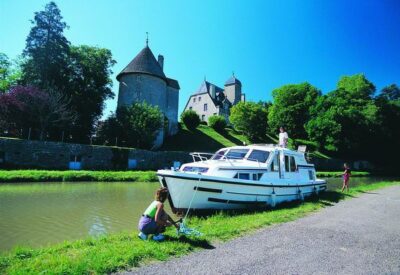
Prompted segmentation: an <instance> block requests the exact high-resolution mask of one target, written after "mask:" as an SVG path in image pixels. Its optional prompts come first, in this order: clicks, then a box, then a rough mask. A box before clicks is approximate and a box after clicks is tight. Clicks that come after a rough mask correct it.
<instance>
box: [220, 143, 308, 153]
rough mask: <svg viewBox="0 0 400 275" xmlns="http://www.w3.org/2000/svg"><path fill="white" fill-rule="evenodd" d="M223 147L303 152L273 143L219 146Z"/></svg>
mask: <svg viewBox="0 0 400 275" xmlns="http://www.w3.org/2000/svg"><path fill="white" fill-rule="evenodd" d="M223 149H257V150H262V151H283V152H288V153H292V154H299V155H303V154H304V153H303V152H299V151H295V150H291V149H288V148H284V147H280V146H277V145H275V144H250V145H243V146H231V147H225V148H221V149H220V150H223Z"/></svg>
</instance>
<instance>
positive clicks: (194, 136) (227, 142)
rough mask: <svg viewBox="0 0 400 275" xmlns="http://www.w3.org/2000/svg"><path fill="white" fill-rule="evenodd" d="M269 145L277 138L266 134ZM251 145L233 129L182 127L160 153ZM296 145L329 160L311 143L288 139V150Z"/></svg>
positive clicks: (210, 150) (167, 141) (274, 142)
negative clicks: (216, 129)
mask: <svg viewBox="0 0 400 275" xmlns="http://www.w3.org/2000/svg"><path fill="white" fill-rule="evenodd" d="M267 137H268V138H269V140H270V141H269V142H267V143H271V144H276V143H278V140H277V137H274V136H271V135H268V134H267ZM243 142H246V144H251V143H250V142H249V141H248V139H247V138H246V137H245V136H243V135H241V134H240V133H238V132H236V131H235V130H233V129H229V128H227V129H226V132H225V133H223V134H221V133H218V132H216V131H215V130H214V129H213V128H211V127H209V126H207V125H199V127H198V128H197V129H196V130H194V131H189V130H188V129H186V127H185V126H184V125H183V126H182V129H181V130H180V131H179V133H178V134H176V135H175V136H172V137H168V138H167V139H166V140H165V142H164V145H163V146H162V147H161V148H160V150H161V151H186V152H212V153H214V152H215V151H217V150H218V149H221V148H222V147H229V146H235V145H243ZM298 145H307V150H308V152H309V154H310V156H311V157H318V158H326V159H327V158H329V157H328V156H327V155H324V154H322V153H321V152H319V151H318V150H317V145H316V144H315V143H313V142H311V141H307V140H301V139H295V140H293V139H289V148H291V149H295V148H297V146H298Z"/></svg>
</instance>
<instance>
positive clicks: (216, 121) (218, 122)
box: [208, 115, 226, 132]
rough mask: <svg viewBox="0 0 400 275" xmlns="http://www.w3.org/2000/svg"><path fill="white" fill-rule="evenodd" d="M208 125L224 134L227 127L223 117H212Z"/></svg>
mask: <svg viewBox="0 0 400 275" xmlns="http://www.w3.org/2000/svg"><path fill="white" fill-rule="evenodd" d="M208 124H209V125H210V127H211V128H213V129H214V130H215V131H217V132H223V131H224V130H225V127H226V120H225V118H224V117H223V116H216V115H213V116H210V117H209V118H208Z"/></svg>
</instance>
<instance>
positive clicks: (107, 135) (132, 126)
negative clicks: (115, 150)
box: [97, 102, 163, 149]
mask: <svg viewBox="0 0 400 275" xmlns="http://www.w3.org/2000/svg"><path fill="white" fill-rule="evenodd" d="M162 127H163V114H162V112H161V111H160V109H159V108H158V107H154V106H151V105H148V104H147V103H146V102H143V103H134V104H132V105H131V106H128V107H119V108H118V109H117V111H116V113H115V114H113V115H111V116H110V117H109V118H108V119H107V120H106V121H104V122H103V123H102V124H101V125H100V126H99V128H98V133H97V139H98V141H100V142H101V143H103V144H106V145H120V146H132V147H136V148H143V149H151V148H152V147H153V144H154V140H155V138H156V137H157V134H158V133H159V131H160V129H161V128H162Z"/></svg>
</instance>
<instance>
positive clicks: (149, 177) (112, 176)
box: [0, 170, 157, 183]
mask: <svg viewBox="0 0 400 275" xmlns="http://www.w3.org/2000/svg"><path fill="white" fill-rule="evenodd" d="M59 181H137V182H149V181H157V176H156V172H154V171H51V170H1V171H0V183H2V182H59Z"/></svg>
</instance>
